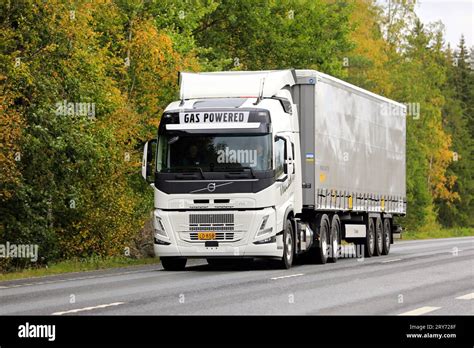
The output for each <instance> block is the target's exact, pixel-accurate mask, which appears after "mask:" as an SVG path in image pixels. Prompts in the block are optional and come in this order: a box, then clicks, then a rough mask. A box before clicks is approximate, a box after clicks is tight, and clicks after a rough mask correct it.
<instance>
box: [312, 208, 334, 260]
mask: <svg viewBox="0 0 474 348" xmlns="http://www.w3.org/2000/svg"><path fill="white" fill-rule="evenodd" d="M330 228H331V224H330V223H329V217H328V216H327V214H322V215H320V216H319V217H318V218H317V219H316V222H315V226H314V231H315V235H316V236H318V240H317V241H316V245H315V246H314V247H313V248H311V249H310V250H309V251H308V257H309V259H310V261H311V262H315V263H319V264H325V263H326V262H327V261H328V246H329V243H330V242H329V234H330V232H329V231H330Z"/></svg>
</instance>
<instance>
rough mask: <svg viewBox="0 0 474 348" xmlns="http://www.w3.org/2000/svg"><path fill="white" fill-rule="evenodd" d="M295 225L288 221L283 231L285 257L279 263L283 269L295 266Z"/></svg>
mask: <svg viewBox="0 0 474 348" xmlns="http://www.w3.org/2000/svg"><path fill="white" fill-rule="evenodd" d="M294 245H295V243H294V240H293V225H292V224H291V221H290V220H286V222H285V229H284V230H283V256H282V258H281V260H280V262H279V265H280V267H281V268H284V269H289V268H291V265H292V264H293V257H294V252H295V248H294Z"/></svg>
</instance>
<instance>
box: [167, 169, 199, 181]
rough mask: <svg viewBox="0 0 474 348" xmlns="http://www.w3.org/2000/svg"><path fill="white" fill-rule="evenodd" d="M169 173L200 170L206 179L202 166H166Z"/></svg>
mask: <svg viewBox="0 0 474 348" xmlns="http://www.w3.org/2000/svg"><path fill="white" fill-rule="evenodd" d="M165 170H166V171H167V172H168V173H173V172H186V171H194V172H199V173H200V174H201V177H202V179H205V177H204V173H203V171H202V169H201V167H171V168H166V169H165Z"/></svg>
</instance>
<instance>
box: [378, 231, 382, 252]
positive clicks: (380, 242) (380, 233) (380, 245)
mask: <svg viewBox="0 0 474 348" xmlns="http://www.w3.org/2000/svg"><path fill="white" fill-rule="evenodd" d="M382 233H383V232H382V226H380V228H379V232H378V233H377V245H378V247H379V250H382V247H383V237H382Z"/></svg>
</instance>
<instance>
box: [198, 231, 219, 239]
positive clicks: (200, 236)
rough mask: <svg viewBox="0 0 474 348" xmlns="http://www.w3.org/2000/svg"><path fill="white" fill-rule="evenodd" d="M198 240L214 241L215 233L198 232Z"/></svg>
mask: <svg viewBox="0 0 474 348" xmlns="http://www.w3.org/2000/svg"><path fill="white" fill-rule="evenodd" d="M198 239H199V240H212V239H216V232H198Z"/></svg>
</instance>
